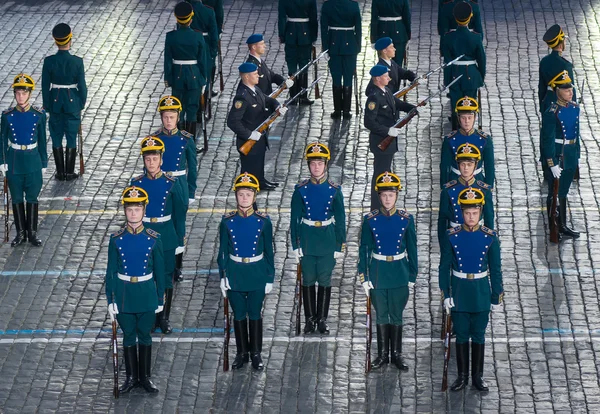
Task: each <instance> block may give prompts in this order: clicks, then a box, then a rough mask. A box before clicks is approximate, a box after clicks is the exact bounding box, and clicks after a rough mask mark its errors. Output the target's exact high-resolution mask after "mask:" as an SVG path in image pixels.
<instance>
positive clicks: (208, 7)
mask: <svg viewBox="0 0 600 414" xmlns="http://www.w3.org/2000/svg"><path fill="white" fill-rule="evenodd" d="M204 7H206V8H207V9H211V10H214V8H212V7H210V6H208V5H206V4H204Z"/></svg>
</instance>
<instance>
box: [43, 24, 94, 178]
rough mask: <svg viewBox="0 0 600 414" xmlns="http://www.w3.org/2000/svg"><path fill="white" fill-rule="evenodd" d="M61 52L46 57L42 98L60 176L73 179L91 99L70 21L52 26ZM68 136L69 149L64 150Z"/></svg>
mask: <svg viewBox="0 0 600 414" xmlns="http://www.w3.org/2000/svg"><path fill="white" fill-rule="evenodd" d="M52 37H53V38H54V42H55V43H56V46H58V52H57V53H56V54H55V55H52V56H48V57H46V58H45V59H44V66H43V68H42V97H43V100H44V109H45V110H46V111H48V115H49V121H48V128H49V130H50V137H51V138H52V153H53V154H54V162H55V163H56V179H57V180H59V181H63V180H67V181H71V180H74V179H76V178H77V177H79V175H78V174H75V160H76V158H77V132H78V131H79V128H80V127H81V111H82V110H83V108H84V107H85V101H86V100H87V86H86V84H85V71H84V69H83V59H81V58H80V57H77V56H74V55H71V54H70V53H69V50H70V49H71V43H72V39H73V32H72V31H71V28H70V27H69V25H68V24H65V23H59V24H57V25H56V26H54V29H52ZM63 137H66V138H67V150H66V157H65V150H64V149H63V146H62V145H63V144H62V142H63Z"/></svg>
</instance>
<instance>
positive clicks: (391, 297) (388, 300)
mask: <svg viewBox="0 0 600 414" xmlns="http://www.w3.org/2000/svg"><path fill="white" fill-rule="evenodd" d="M370 294H371V300H372V301H373V306H375V312H376V313H377V325H387V324H391V325H402V312H404V308H405V307H406V304H407V303H408V286H403V287H399V288H394V289H371V291H370Z"/></svg>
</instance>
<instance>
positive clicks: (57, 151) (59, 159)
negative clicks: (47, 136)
mask: <svg viewBox="0 0 600 414" xmlns="http://www.w3.org/2000/svg"><path fill="white" fill-rule="evenodd" d="M52 153H53V154H54V163H55V164H56V174H55V175H54V178H56V179H57V180H58V181H65V151H64V150H63V147H57V148H52Z"/></svg>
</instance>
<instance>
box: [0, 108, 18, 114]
mask: <svg viewBox="0 0 600 414" xmlns="http://www.w3.org/2000/svg"><path fill="white" fill-rule="evenodd" d="M14 110H15V108H8V109H7V110H5V111H2V113H3V114H9V113H11V112H12V111H14Z"/></svg>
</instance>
